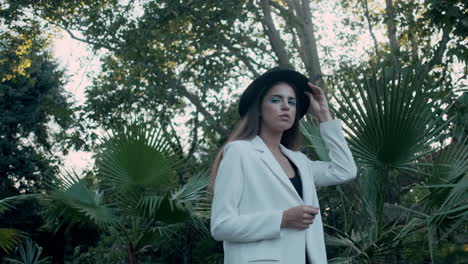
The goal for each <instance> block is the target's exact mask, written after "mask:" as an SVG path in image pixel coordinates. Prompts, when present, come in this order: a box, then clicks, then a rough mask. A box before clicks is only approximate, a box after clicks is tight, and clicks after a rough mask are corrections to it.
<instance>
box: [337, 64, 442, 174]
mask: <svg viewBox="0 0 468 264" xmlns="http://www.w3.org/2000/svg"><path fill="white" fill-rule="evenodd" d="M389 72H391V75H390V76H389ZM352 74H353V76H354V77H353V80H352V81H351V82H350V81H349V80H344V81H343V82H342V83H343V87H342V89H338V91H339V92H338V93H336V94H335V95H334V99H335V101H336V102H337V107H334V106H333V105H331V107H332V109H333V110H334V112H335V113H336V115H337V117H338V118H340V119H341V120H342V121H343V122H344V123H345V126H344V127H343V129H344V130H345V132H346V133H347V134H348V136H349V137H350V141H349V143H350V147H351V149H352V151H353V153H354V155H355V157H356V159H357V161H358V162H360V163H366V164H373V165H374V166H383V165H388V166H389V167H390V168H401V167H407V166H408V165H412V163H413V162H415V161H417V160H418V158H419V157H421V156H423V155H427V154H428V153H430V152H432V151H434V149H433V148H431V147H430V145H431V143H433V142H435V141H437V140H439V139H440V138H442V137H444V136H446V135H445V134H444V133H441V131H442V130H443V129H446V128H447V125H448V123H449V122H450V119H449V120H445V121H444V120H443V114H444V113H445V112H446V111H447V110H448V108H449V107H447V108H446V109H444V110H441V113H440V114H438V115H436V114H435V113H434V109H438V110H439V109H442V105H443V104H444V103H445V102H444V100H443V99H440V100H435V99H434V98H436V97H435V96H434V95H435V93H436V91H435V87H434V86H433V85H432V82H430V81H424V80H430V76H428V74H427V69H425V68H424V67H421V66H419V67H409V68H401V67H399V66H394V67H393V69H388V68H384V69H381V76H380V77H378V76H377V74H376V73H374V74H372V75H370V76H369V74H367V73H360V74H357V73H355V72H352ZM416 113H417V114H416Z"/></svg>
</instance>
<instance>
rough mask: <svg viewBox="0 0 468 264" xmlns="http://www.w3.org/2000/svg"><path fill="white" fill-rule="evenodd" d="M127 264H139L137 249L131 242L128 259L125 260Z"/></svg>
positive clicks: (128, 248)
mask: <svg viewBox="0 0 468 264" xmlns="http://www.w3.org/2000/svg"><path fill="white" fill-rule="evenodd" d="M125 263H127V264H138V263H139V262H138V257H137V249H136V248H135V247H134V246H133V244H132V243H131V242H130V243H128V247H127V258H126V260H125Z"/></svg>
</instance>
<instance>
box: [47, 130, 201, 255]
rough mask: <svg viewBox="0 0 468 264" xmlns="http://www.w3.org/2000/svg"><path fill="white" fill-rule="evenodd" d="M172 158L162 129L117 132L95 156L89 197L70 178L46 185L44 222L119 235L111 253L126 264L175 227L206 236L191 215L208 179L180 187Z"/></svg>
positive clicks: (179, 168) (85, 189) (178, 163)
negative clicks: (82, 225)
mask: <svg viewBox="0 0 468 264" xmlns="http://www.w3.org/2000/svg"><path fill="white" fill-rule="evenodd" d="M175 157H176V155H175V153H173V152H171V148H170V145H169V143H168V141H167V139H166V137H165V136H164V133H163V131H162V130H161V129H158V128H151V127H150V128H148V127H147V126H145V125H137V124H136V123H134V124H131V125H128V126H119V127H116V128H114V129H113V130H111V131H110V132H109V133H108V135H107V136H106V137H104V139H103V141H102V144H101V147H100V149H99V151H98V155H97V160H96V166H97V179H98V181H99V183H98V185H97V186H95V187H93V188H96V187H97V188H96V189H95V190H94V191H91V188H90V187H88V186H87V185H86V183H85V182H84V181H83V179H80V178H79V177H77V176H76V175H74V174H71V173H68V174H64V175H62V176H61V177H60V178H57V179H55V180H54V181H51V182H50V183H49V185H50V186H51V191H50V192H49V193H48V195H47V196H48V199H49V200H50V204H51V205H50V206H49V210H50V212H49V220H50V221H51V222H52V221H54V220H55V224H58V225H59V226H60V225H64V224H76V223H78V222H80V221H82V220H85V221H87V222H90V223H94V224H96V225H97V226H98V227H99V228H100V229H101V230H102V231H103V232H110V233H111V234H118V239H117V240H116V241H115V243H116V245H118V246H116V248H118V249H119V250H122V251H123V252H126V256H127V261H131V259H134V258H135V259H136V258H138V257H139V256H140V255H142V254H143V253H144V252H145V251H146V250H147V249H148V248H151V247H152V246H155V245H157V244H158V243H161V242H162V241H164V240H163V239H164V237H166V236H167V234H168V233H169V234H170V233H171V232H172V231H171V230H172V229H174V228H175V227H176V226H181V225H182V226H183V225H185V224H190V226H192V229H194V230H200V231H201V232H202V233H205V234H206V233H207V230H206V227H205V226H204V224H203V220H202V219H201V218H200V217H197V215H195V214H193V213H194V210H195V209H196V202H197V200H198V198H199V197H201V195H203V192H204V189H205V188H206V185H207V177H206V175H207V174H206V172H205V173H203V174H200V175H198V176H197V175H196V176H195V177H193V178H191V179H190V180H189V181H188V182H187V183H186V184H185V185H182V186H179V185H178V183H177V181H176V180H177V173H183V172H184V170H182V168H183V167H182V166H183V164H182V163H181V161H180V160H177V159H176V158H175ZM52 224H53V223H52Z"/></svg>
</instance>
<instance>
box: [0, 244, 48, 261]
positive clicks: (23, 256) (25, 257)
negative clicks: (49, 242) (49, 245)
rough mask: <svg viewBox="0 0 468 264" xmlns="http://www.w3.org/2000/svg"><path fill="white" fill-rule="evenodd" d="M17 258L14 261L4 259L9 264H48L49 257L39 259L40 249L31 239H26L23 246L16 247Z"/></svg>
mask: <svg viewBox="0 0 468 264" xmlns="http://www.w3.org/2000/svg"><path fill="white" fill-rule="evenodd" d="M18 251H19V257H18V258H16V259H13V258H6V259H5V260H6V261H7V262H9V263H18V264H45V263H49V262H50V257H46V258H41V255H42V251H43V249H42V247H40V246H39V245H37V244H36V243H34V242H33V241H32V240H31V239H29V238H28V239H27V240H26V241H25V243H24V244H22V245H20V246H19V247H18Z"/></svg>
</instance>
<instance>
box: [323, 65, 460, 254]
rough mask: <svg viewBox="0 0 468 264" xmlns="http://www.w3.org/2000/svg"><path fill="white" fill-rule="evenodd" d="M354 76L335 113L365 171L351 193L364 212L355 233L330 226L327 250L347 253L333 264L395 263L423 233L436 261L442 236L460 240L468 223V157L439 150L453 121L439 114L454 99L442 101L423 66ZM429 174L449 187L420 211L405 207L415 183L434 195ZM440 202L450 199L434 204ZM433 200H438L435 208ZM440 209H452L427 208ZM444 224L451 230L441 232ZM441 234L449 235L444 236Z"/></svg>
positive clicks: (437, 190) (439, 188) (419, 205)
mask: <svg viewBox="0 0 468 264" xmlns="http://www.w3.org/2000/svg"><path fill="white" fill-rule="evenodd" d="M352 76H354V77H353V79H352V80H351V81H350V80H348V79H344V80H342V81H341V82H339V85H340V86H341V85H342V87H343V88H342V89H341V90H339V93H337V94H335V95H334V99H335V100H336V102H337V104H336V106H332V107H333V108H334V112H335V113H336V115H337V118H339V119H341V120H343V122H344V124H345V126H344V130H345V131H346V134H347V135H348V136H349V144H350V147H351V150H352V152H353V155H354V157H355V160H356V162H357V163H358V166H359V176H358V179H357V181H356V183H355V184H353V185H350V186H349V187H348V188H347V189H346V190H345V192H351V193H354V195H353V198H354V199H356V200H355V201H356V202H357V206H356V207H355V208H356V211H354V212H353V211H352V210H349V211H348V212H349V213H348V215H345V217H347V218H352V220H351V221H350V222H352V226H351V227H350V228H349V227H346V229H345V231H340V230H338V229H336V228H334V227H331V226H329V227H330V229H331V233H332V234H333V235H330V236H327V243H328V244H329V245H331V246H336V247H338V248H341V251H339V253H338V254H337V255H338V256H340V257H338V256H337V257H336V258H333V259H332V262H333V263H354V262H359V263H361V262H362V263H379V262H382V263H383V262H385V263H387V262H389V261H395V260H394V259H393V258H394V256H395V254H396V255H398V253H395V252H397V250H399V248H400V246H401V244H402V243H403V242H404V241H405V239H407V237H408V236H409V235H410V234H413V233H415V232H421V231H422V232H427V235H428V237H427V239H428V241H427V244H428V245H429V251H430V252H431V253H432V246H433V245H434V244H435V243H437V241H436V240H435V237H434V234H435V233H434V232H435V230H436V229H438V228H442V227H447V228H446V229H444V230H445V232H448V233H450V232H453V230H455V229H456V228H457V227H459V225H460V223H461V222H462V221H463V219H466V213H467V209H468V208H467V207H466V187H467V186H466V184H465V183H463V182H464V181H465V180H464V179H463V178H464V177H465V176H464V175H465V174H466V171H467V167H466V160H467V155H468V149H466V147H462V148H460V147H455V146H452V147H449V148H447V150H446V151H447V154H444V151H443V150H442V148H440V147H434V146H433V145H432V144H433V143H435V142H438V141H443V140H444V139H445V138H447V137H448V136H447V134H446V132H445V133H444V131H445V130H447V129H448V128H449V124H450V122H451V121H453V119H454V117H452V118H448V119H447V120H444V114H445V113H446V112H447V111H448V110H449V108H450V104H449V106H447V107H445V108H444V110H441V111H440V110H439V109H441V108H442V105H443V104H446V103H447V102H450V101H448V100H447V99H450V98H447V97H445V98H442V99H435V98H438V96H437V93H438V92H439V91H438V90H439V89H440V88H439V87H437V86H436V85H434V84H435V83H437V82H433V81H431V77H430V75H428V73H427V68H425V67H421V66H417V65H416V66H412V67H401V66H394V67H393V68H390V69H389V68H378V69H375V70H374V71H372V72H371V73H370V74H369V73H366V72H353V75H352ZM436 110H439V111H438V112H435V111H436ZM415 113H417V114H415ZM461 145H462V146H464V145H463V144H461ZM448 149H451V150H448ZM435 153H437V155H440V156H439V157H440V158H441V160H440V161H433V162H431V161H430V160H429V161H428V160H427V157H431V156H432V155H435ZM449 153H450V154H449ZM453 162H455V163H453ZM438 164H440V165H443V166H442V167H441V166H439V165H438ZM441 168H450V170H453V171H454V175H452V177H454V178H450V177H449V178H450V179H451V180H449V179H447V177H442V176H441V175H440V174H439V173H443V172H444V171H445V172H448V171H447V170H441ZM426 169H431V170H434V172H435V173H436V175H437V176H435V175H434V176H433V177H432V178H431V179H440V177H442V178H444V179H445V180H442V182H443V183H442V182H441V181H440V180H437V181H436V182H437V184H434V186H432V187H434V189H428V191H429V192H428V193H427V195H426V196H425V197H421V198H420V199H419V200H418V201H416V205H411V204H410V205H408V207H405V206H406V205H402V204H400V203H401V201H400V195H403V194H404V192H402V191H401V187H403V186H401V183H402V182H405V181H408V178H407V177H408V175H411V177H413V178H416V179H417V180H416V181H417V182H422V183H427V184H425V185H426V187H429V188H431V184H429V182H428V181H427V180H428V179H429V178H426V175H430V173H428V172H427V171H426V172H424V170H426ZM455 175H457V176H455ZM461 180H462V181H461ZM413 181H414V180H413ZM407 184H408V183H407ZM440 184H443V185H440ZM447 184H448V185H447ZM408 185H410V184H408ZM448 186H450V188H453V190H452V191H453V193H452V195H453V196H451V195H450V196H447V195H448V194H447V193H448V190H445V191H444V188H445V187H448ZM413 187H414V186H413ZM436 194H438V195H443V196H442V197H441V196H434V195H436ZM340 195H344V194H342V193H340ZM429 197H434V200H432V202H429V200H428V199H430V198H429ZM346 198H347V199H349V197H346ZM435 201H438V202H442V201H446V202H444V203H443V204H444V205H445V206H444V207H440V206H436V208H437V210H433V209H430V208H428V207H427V206H428V205H427V204H432V205H433V206H434V205H435V204H434V202H435ZM439 209H440V210H439ZM363 215H365V216H366V217H365V218H364V219H363ZM358 218H359V219H358ZM436 219H437V220H436ZM442 219H445V220H448V219H450V220H451V221H452V222H451V223H450V224H448V222H447V223H444V224H442V223H443V221H444V220H442ZM455 226H456V227H455ZM450 227H453V228H450ZM438 234H443V233H440V232H439V231H438ZM443 236H444V235H441V236H439V239H441V238H442V237H443Z"/></svg>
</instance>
